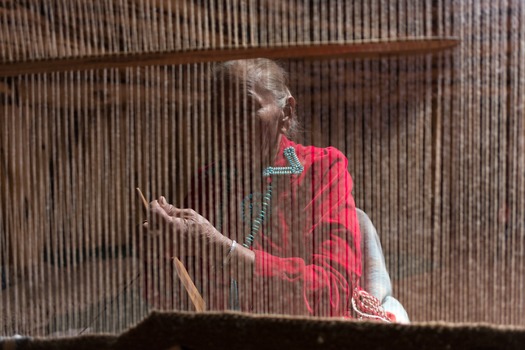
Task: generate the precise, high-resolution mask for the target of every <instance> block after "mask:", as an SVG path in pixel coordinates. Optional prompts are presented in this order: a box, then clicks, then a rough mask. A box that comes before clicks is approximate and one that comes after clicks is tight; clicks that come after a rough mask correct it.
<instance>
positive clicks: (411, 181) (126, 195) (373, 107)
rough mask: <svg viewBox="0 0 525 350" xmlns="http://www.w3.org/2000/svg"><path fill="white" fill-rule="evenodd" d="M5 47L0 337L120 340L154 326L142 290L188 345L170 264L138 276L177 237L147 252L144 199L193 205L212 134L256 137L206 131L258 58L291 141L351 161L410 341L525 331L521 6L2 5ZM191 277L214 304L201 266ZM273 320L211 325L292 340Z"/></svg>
mask: <svg viewBox="0 0 525 350" xmlns="http://www.w3.org/2000/svg"><path fill="white" fill-rule="evenodd" d="M0 34H1V36H0V60H1V63H0V115H1V116H0V120H1V122H0V193H1V194H2V195H1V196H0V275H1V288H0V336H2V337H12V336H14V335H15V334H18V335H21V336H22V337H33V338H34V337H41V338H44V339H55V338H60V337H63V336H72V337H76V338H75V339H77V340H78V341H87V342H88V343H89V342H90V341H93V339H95V338H89V339H91V340H89V339H88V340H85V339H84V338H82V336H86V335H90V334H102V333H104V334H108V333H109V334H112V335H113V336H117V335H118V334H121V333H123V332H125V331H126V330H128V329H130V327H133V326H135V325H137V324H139V323H140V322H141V321H143V320H144V319H146V318H147V317H148V315H149V314H150V313H151V312H152V311H153V310H155V307H154V306H152V305H151V304H149V303H148V302H147V298H146V297H145V293H146V294H147V292H145V291H148V290H149V291H150V293H155V298H157V299H158V300H163V305H164V306H165V308H164V310H165V311H173V312H175V313H176V314H175V315H179V318H178V320H186V321H185V322H187V323H185V324H184V325H182V326H180V327H182V328H180V329H185V328H184V327H189V326H187V325H189V324H192V322H194V321H195V320H198V319H199V317H203V316H202V314H201V313H199V312H196V311H195V303H194V302H193V301H192V300H193V299H192V298H191V297H190V296H188V293H187V290H186V288H185V286H184V285H183V283H181V282H180V279H179V276H180V274H178V272H177V271H178V269H175V268H174V267H173V266H169V265H168V264H160V263H159V264H157V263H149V264H144V261H149V262H152V261H158V258H159V257H160V256H162V255H163V254H164V253H165V251H166V250H167V249H169V247H171V246H172V244H174V243H176V242H175V241H176V239H174V238H162V239H144V234H143V228H142V222H143V220H145V219H146V218H147V215H148V214H147V212H146V214H143V203H142V201H141V200H139V199H138V198H137V194H136V188H137V187H138V188H140V189H141V190H142V192H143V194H144V197H145V200H146V201H150V200H153V199H155V198H158V197H159V196H160V195H164V196H165V197H166V198H168V199H169V200H170V202H171V203H173V204H175V205H177V206H183V204H184V202H185V198H186V196H187V194H188V192H189V189H190V188H191V186H193V185H194V183H193V182H192V181H194V180H193V179H194V178H195V174H197V173H198V172H199V170H200V169H203V168H204V167H205V166H206V165H207V164H210V163H214V162H218V161H220V160H221V159H222V157H223V156H224V154H221V153H220V151H219V148H220V147H219V146H220V142H223V141H221V140H224V138H221V137H219V136H218V135H227V134H228V132H229V131H230V130H232V129H236V130H240V131H241V136H239V137H240V138H243V137H244V138H245V139H248V135H249V134H250V132H253V126H252V127H251V128H252V129H251V130H250V128H246V127H245V126H244V125H243V120H242V116H240V115H239V114H236V115H231V116H229V118H222V119H220V118H215V116H216V114H215V111H216V108H220V106H221V104H222V103H224V99H225V98H226V97H224V96H223V95H220V96H215V95H214V94H215V93H216V89H215V88H216V87H215V86H213V83H212V80H211V79H210V78H209V77H210V75H209V73H210V70H211V69H212V67H213V65H214V64H215V63H216V62H222V61H228V60H232V59H243V58H255V57H266V58H270V59H273V60H277V61H278V62H279V63H280V64H281V65H282V66H283V67H284V68H285V70H286V71H287V72H288V77H289V82H288V86H289V88H290V91H291V92H292V93H293V95H294V96H295V97H296V99H297V101H298V108H297V115H298V118H299V122H300V126H301V127H300V129H299V132H298V133H297V134H296V137H295V139H296V141H297V142H298V143H301V144H305V145H316V146H319V147H328V146H334V147H336V148H337V149H339V150H341V151H342V152H343V153H344V154H345V156H346V157H348V160H349V165H348V169H349V171H350V173H351V175H352V178H353V181H354V189H353V196H354V198H355V202H356V206H357V207H358V208H361V209H362V210H364V211H365V212H366V213H367V214H368V216H369V217H370V218H371V220H372V222H373V223H374V225H375V227H376V228H377V231H378V233H379V236H380V239H381V244H382V247H383V252H384V257H385V261H386V265H387V267H388V270H389V273H390V278H391V279H392V283H393V290H394V294H395V296H396V298H398V300H400V301H401V302H402V303H403V305H404V307H405V308H406V310H407V312H408V314H409V315H410V318H411V321H412V322H413V323H414V324H415V326H414V327H416V328H409V329H410V331H407V332H411V331H414V332H416V333H417V329H418V328H417V327H419V326H420V327H423V326H421V325H422V324H426V323H425V322H441V323H442V324H445V325H447V326H448V325H454V324H465V323H466V324H469V325H478V324H480V323H483V324H486V325H488V326H487V327H491V326H496V327H500V326H502V327H511V328H512V327H518V329H520V327H523V326H525V316H524V310H525V227H524V223H525V181H524V180H525V177H524V175H523V174H524V173H525V142H524V140H525V118H524V110H525V92H524V89H525V85H524V82H525V4H524V3H523V2H522V1H520V0H506V1H488V0H483V1H460V0H432V1H431V0H424V1H412V0H394V1H386V0H372V1H365V2H358V1H342V0H339V1H335V0H334V1H323V0H309V1H304V2H301V1H277V0H275V1H273V0H228V1H219V0H211V1H191V0H165V1H160V0H146V1H136V0H114V1H111V0H105V1H93V2H92V1H86V0H74V1H66V0H53V1H52V0H47V1H46V0H25V1H4V2H2V3H1V4H0ZM232 91H233V92H232V94H233V95H234V96H237V97H239V96H240V93H239V90H238V89H237V90H232ZM221 98H222V100H221ZM240 100H242V99H240ZM217 101H219V102H217ZM244 103H245V104H244V106H243V108H245V110H246V111H249V108H250V107H249V106H248V105H246V101H244ZM242 133H244V134H242ZM224 137H226V136H224ZM228 137H229V136H228ZM229 152H230V153H228V154H229V155H232V156H233V155H234V153H235V152H242V150H241V149H230V150H229ZM248 162H249V155H248V154H247V155H246V156H245V157H244V160H243V163H242V164H237V166H238V168H242V169H245V168H246V166H247V164H248ZM223 175H224V174H222V175H220V174H216V175H213V176H214V177H212V178H213V181H215V182H213V183H210V184H211V185H215V186H219V184H221V183H222V184H223V185H224V184H225V183H226V182H227V181H229V180H228V179H227V177H228V176H229V175H227V176H226V175H224V176H226V178H225V177H223ZM225 181H226V182H225ZM232 181H234V183H233V184H232V186H234V187H235V186H237V187H239V188H243V187H244V188H246V186H248V184H247V183H248V182H249V181H248V180H239V179H237V178H236V179H234V180H232ZM243 181H244V182H243ZM247 181H248V182H247ZM201 185H204V184H203V183H201ZM224 199H225V202H224V203H222V204H221V205H222V207H221V208H222V210H225V211H227V212H229V211H235V210H240V209H239V205H240V203H238V202H235V201H230V199H227V198H226V197H225V198H224ZM199 205H200V204H199ZM203 205H204V204H203ZM212 219H215V218H212ZM178 249H185V248H180V247H179V248H178ZM188 249H194V250H195V251H193V253H195V254H197V255H199V254H200V252H202V251H203V250H202V249H204V248H203V247H200V246H197V247H192V248H188ZM184 265H185V266H183V268H184V269H186V270H187V271H189V273H190V275H191V276H192V280H193V282H194V283H195V285H196V286H197V288H198V289H199V291H200V292H201V294H202V297H203V298H204V301H205V303H206V305H207V306H208V308H210V307H211V309H212V310H213V305H215V304H214V303H217V305H218V304H220V302H219V301H216V300H215V299H214V295H213V294H211V292H210V291H211V290H212V288H211V287H212V283H213V282H212V280H211V279H210V274H211V272H210V271H208V270H206V269H203V268H202V267H200V265H199V264H197V263H194V264H192V263H189V264H188V263H187V262H184ZM145 276H147V277H151V278H145ZM152 281H154V282H152ZM148 283H149V285H148ZM275 288H283V286H282V285H277V286H276V287H275ZM150 296H151V295H150ZM214 300H215V301H214ZM279 307H280V308H281V309H279V308H278V307H277V309H276V308H269V309H265V307H263V306H261V308H260V310H263V311H262V312H261V313H262V314H263V315H260V314H259V316H261V317H262V319H260V320H259V319H257V318H256V319H255V321H253V319H252V318H251V317H256V316H257V315H244V314H241V315H238V314H235V313H234V314H230V313H229V312H228V311H226V312H225V313H224V314H222V313H219V314H212V316H210V317H212V318H213V317H218V318H221V317H225V318H226V323H227V324H228V325H229V326H232V325H234V324H235V322H237V321H238V322H241V323H242V322H245V323H246V324H247V325H253V324H258V323H257V322H262V323H261V324H263V325H264V326H265V327H268V329H271V328H272V324H273V325H274V326H275V325H278V324H280V323H279V322H288V321H289V322H290V325H291V327H292V328H293V327H295V326H294V325H295V323H294V322H296V321H295V320H293V319H289V318H288V317H293V315H289V314H287V312H286V311H285V310H287V308H286V305H282V306H279ZM264 310H268V311H267V312H265V311H264ZM275 310H282V311H283V312H282V315H281V316H278V314H279V313H277V314H276V313H275V312H274V311H275ZM223 311H225V310H223ZM160 315H161V316H159V315H157V317H160V318H162V317H164V316H162V315H165V314H160ZM173 317H175V316H173V315H169V314H168V315H167V316H165V318H166V320H167V321H166V322H172V321H173V319H174V318H173ZM272 317H277V318H278V319H277V320H273V321H272V319H271V318H272ZM279 317H282V319H283V320H285V321H282V320H279ZM175 319H177V318H176V317H175ZM170 320H171V321H170ZM232 320H233V321H232ZM239 320H240V321H239ZM302 320H303V321H304V322H306V323H305V324H308V325H310V324H313V325H315V327H317V328H315V327H314V326H312V327H314V328H313V329H322V330H323V332H325V333H326V332H329V330H327V329H325V328H323V327H325V326H324V325H325V324H324V323H322V322H324V321H326V322H331V321H330V320H329V319H328V320H326V319H324V318H321V319H317V318H316V317H305V318H304V319H302ZM173 322H175V323H176V322H178V321H173ZM228 322H230V323H228ZM272 322H273V323H272ZM308 322H312V323H308ZM316 322H321V323H316ZM334 322H335V321H334ZM337 322H339V321H337ZM146 323H147V322H146ZM350 323H352V322H350ZM418 325H419V326H418ZM232 327H233V326H232ZM337 327H339V326H337V325H336V326H335V328H337ZM350 327H354V326H350ZM408 327H412V326H408ZM372 328H373V326H372ZM372 328H371V329H372ZM423 328H424V327H423ZM423 328H421V329H423ZM294 329H295V328H294ZM297 329H298V332H299V330H300V329H301V326H300V325H299V326H298V328H297ZM308 329H312V328H308ZM374 329H375V328H374ZM381 329H383V328H381ZM385 329H386V331H385V332H388V328H385ZM421 329H420V331H421V332H422V334H423V333H424V332H425V330H424V329H423V330H421ZM512 329H515V328H512ZM276 331H277V330H276ZM325 333H323V334H325ZM316 334H317V333H316ZM513 334H514V333H513ZM514 335H515V334H514ZM496 338H497V337H496ZM496 338H494V339H496ZM6 339H8V338H6ZM9 339H10V338H9ZM79 339H80V340H79ZM82 339H84V340H82ZM107 339H109V338H107ZM107 339H106V338H99V340H97V341H100V342H102V343H103V342H104V341H105V340H107ZM114 339H116V338H111V339H110V340H108V342H109V343H111V344H113V345H114V344H117V343H114V341H115V340H114ZM126 339H127V338H125V337H124V338H121V340H120V343H118V344H117V345H119V346H121V345H122V346H123V344H128V345H126V346H129V343H126ZM312 339H313V338H312ZM315 339H317V338H315ZM315 339H314V340H315ZM323 339H324V338H323ZM326 339H330V337H329V336H328V337H327V338H326ZM498 339H499V338H498ZM501 339H503V340H501V341H505V340H504V339H507V338H501ZM172 340H173V342H172V344H168V343H166V344H164V343H163V344H164V345H165V346H166V347H167V346H168V345H173V344H175V343H178V344H182V345H184V344H183V340H184V339H182V340H181V339H179V338H177V337H175V338H174V339H172ZM314 340H312V341H314ZM332 340H333V339H332ZM27 341H29V342H30V340H27ZM225 341H226V342H227V340H225ZM242 341H246V342H247V341H248V340H247V339H244V340H242ZM334 341H335V340H334ZM370 341H373V340H370ZM0 343H2V341H0ZM102 343H99V345H100V344H102ZM109 343H108V344H109ZM131 343H132V342H131ZM6 344H7V343H6ZM104 344H106V343H104ZM243 344H245V343H243ZM509 344H510V343H509ZM512 344H514V343H512ZM106 345H107V344H106ZM106 345H104V346H106ZM195 346H197V347H198V346H206V345H205V344H204V343H199V344H197V345H195ZM404 346H405V348H407V344H404Z"/></svg>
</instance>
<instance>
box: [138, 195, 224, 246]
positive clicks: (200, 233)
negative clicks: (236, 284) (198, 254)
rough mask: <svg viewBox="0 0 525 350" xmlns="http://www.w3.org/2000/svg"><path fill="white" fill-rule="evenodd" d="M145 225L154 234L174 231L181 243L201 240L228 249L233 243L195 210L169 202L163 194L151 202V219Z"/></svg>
mask: <svg viewBox="0 0 525 350" xmlns="http://www.w3.org/2000/svg"><path fill="white" fill-rule="evenodd" d="M144 227H145V228H146V229H147V230H148V232H150V233H154V234H157V233H158V234H161V235H167V234H170V233H174V234H176V235H177V238H178V241H179V244H184V243H185V242H188V243H190V244H195V242H197V241H200V242H201V243H204V244H209V245H211V246H213V247H215V248H219V249H223V250H225V251H227V250H228V249H229V247H230V246H231V243H232V241H231V240H230V239H229V238H227V237H225V236H224V235H222V234H221V233H220V232H219V231H217V230H216V229H215V227H213V225H212V224H211V223H210V222H209V221H208V220H206V218H204V217H203V216H202V215H200V214H199V213H197V212H196V211H195V210H193V209H179V208H177V207H175V206H173V205H171V204H169V203H168V202H167V201H166V198H164V197H163V196H161V197H159V199H158V200H154V201H152V202H151V203H150V204H149V219H148V222H146V223H144Z"/></svg>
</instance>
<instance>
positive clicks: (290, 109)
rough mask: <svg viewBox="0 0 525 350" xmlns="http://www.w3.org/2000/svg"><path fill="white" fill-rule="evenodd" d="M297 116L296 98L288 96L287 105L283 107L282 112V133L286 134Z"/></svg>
mask: <svg viewBox="0 0 525 350" xmlns="http://www.w3.org/2000/svg"><path fill="white" fill-rule="evenodd" d="M293 118H295V98H294V97H293V96H290V97H288V99H287V100H286V106H285V107H284V108H283V110H282V113H281V133H282V134H286V132H287V131H288V129H289V128H290V124H291V123H292V119H293Z"/></svg>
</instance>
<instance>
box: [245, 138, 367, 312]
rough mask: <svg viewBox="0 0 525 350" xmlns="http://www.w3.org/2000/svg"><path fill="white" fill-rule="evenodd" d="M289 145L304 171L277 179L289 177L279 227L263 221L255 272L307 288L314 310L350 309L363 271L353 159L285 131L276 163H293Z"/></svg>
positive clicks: (276, 200) (278, 199)
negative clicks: (273, 228) (293, 138)
mask: <svg viewBox="0 0 525 350" xmlns="http://www.w3.org/2000/svg"><path fill="white" fill-rule="evenodd" d="M287 147H294V148H295V151H296V154H297V157H298V159H299V162H300V163H301V164H302V165H303V167H304V171H303V172H302V173H301V174H300V175H279V176H274V177H273V179H272V181H274V182H275V181H276V180H277V181H279V179H278V178H282V177H288V178H289V181H287V182H288V183H287V185H288V186H282V185H283V184H281V186H277V187H278V189H277V190H276V191H274V192H276V193H273V196H272V201H271V204H270V205H271V206H272V208H273V209H274V210H273V211H272V215H273V221H277V222H278V225H274V226H277V227H278V230H279V231H278V232H272V234H271V235H270V236H269V235H268V234H267V233H265V231H264V227H263V230H261V231H262V232H260V233H259V234H258V237H257V238H256V240H255V242H254V248H253V250H254V252H255V257H256V262H255V269H254V274H255V276H258V277H259V278H268V277H270V278H277V279H280V280H281V285H282V287H281V289H282V290H283V291H286V290H294V289H295V290H296V291H301V292H302V299H303V302H304V306H305V308H306V310H307V311H308V313H310V314H316V315H322V316H343V315H346V314H347V313H348V310H349V308H350V307H351V305H350V300H351V297H352V291H353V289H354V287H356V286H357V281H358V279H359V277H360V276H361V248H360V241H361V234H360V230H359V222H358V219H357V213H356V210H355V203H354V199H353V197H352V193H351V191H352V178H351V177H350V174H349V173H348V170H347V167H348V160H347V158H346V157H345V156H344V155H343V154H342V153H341V152H340V151H339V150H337V149H335V148H333V147H328V148H317V147H313V146H302V145H299V144H295V143H293V142H291V141H290V140H288V139H286V138H285V137H283V138H282V142H281V147H280V151H279V153H278V156H277V161H276V163H275V166H277V167H284V166H288V164H287V163H288V162H287V160H286V158H285V157H284V156H283V151H284V149H285V148H287ZM286 187H287V188H286ZM283 188H284V189H285V190H284V191H283ZM301 197H302V199H303V200H301ZM275 209H276V210H275ZM297 214H299V215H297ZM275 215H277V216H275ZM293 242H296V244H295V245H294V244H293ZM297 242H300V244H297ZM290 284H296V285H297V284H299V285H300V288H294V286H292V285H290ZM276 297H279V296H276ZM270 299H271V298H270Z"/></svg>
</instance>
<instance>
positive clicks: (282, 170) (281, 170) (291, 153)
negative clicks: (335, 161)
mask: <svg viewBox="0 0 525 350" xmlns="http://www.w3.org/2000/svg"><path fill="white" fill-rule="evenodd" d="M283 154H284V156H285V157H286V159H287V160H288V163H289V164H290V166H286V167H271V166H269V167H267V168H266V169H264V171H263V177H267V178H268V180H269V181H268V186H267V189H266V193H265V194H264V197H263V202H262V207H261V213H260V214H259V217H257V218H256V219H255V220H254V221H253V225H252V229H251V232H250V234H249V235H248V236H246V238H245V240H244V244H243V246H244V247H246V248H250V247H251V246H252V244H253V241H254V240H255V236H256V235H257V232H258V231H259V228H260V226H261V224H262V223H263V222H264V218H265V217H266V210H267V209H268V206H269V205H270V201H271V200H272V182H271V176H272V175H292V174H294V175H298V174H301V173H302V172H303V170H304V167H303V165H302V164H301V163H300V162H299V159H298V158H297V154H296V153H295V148H293V147H287V148H286V149H285V150H284V152H283Z"/></svg>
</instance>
